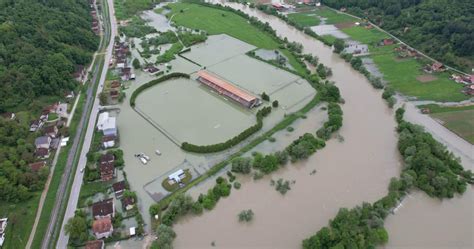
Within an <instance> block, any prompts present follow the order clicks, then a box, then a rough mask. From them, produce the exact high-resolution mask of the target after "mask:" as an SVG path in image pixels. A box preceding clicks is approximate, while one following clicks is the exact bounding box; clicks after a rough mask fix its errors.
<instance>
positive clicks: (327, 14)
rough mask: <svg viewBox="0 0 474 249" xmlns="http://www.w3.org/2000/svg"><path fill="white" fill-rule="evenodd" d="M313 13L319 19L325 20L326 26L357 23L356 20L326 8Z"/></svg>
mask: <svg viewBox="0 0 474 249" xmlns="http://www.w3.org/2000/svg"><path fill="white" fill-rule="evenodd" d="M313 13H315V14H317V15H318V16H320V17H324V18H326V19H327V20H326V24H338V23H345V22H355V21H357V19H356V18H354V17H351V16H348V15H344V14H340V13H337V12H336V11H334V10H331V9H328V8H324V7H323V8H318V9H316V10H315V11H314V12H313Z"/></svg>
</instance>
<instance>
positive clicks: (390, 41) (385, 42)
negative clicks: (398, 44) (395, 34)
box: [380, 39, 395, 46]
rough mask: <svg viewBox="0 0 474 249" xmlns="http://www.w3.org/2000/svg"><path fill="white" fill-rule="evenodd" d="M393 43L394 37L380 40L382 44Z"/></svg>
mask: <svg viewBox="0 0 474 249" xmlns="http://www.w3.org/2000/svg"><path fill="white" fill-rule="evenodd" d="M393 43H395V41H394V40H392V39H383V40H382V41H380V45H381V46H388V45H392V44H393Z"/></svg>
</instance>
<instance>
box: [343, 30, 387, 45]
mask: <svg viewBox="0 0 474 249" xmlns="http://www.w3.org/2000/svg"><path fill="white" fill-rule="evenodd" d="M342 32H344V33H346V34H347V35H349V36H350V37H351V39H353V40H356V41H358V42H361V43H364V44H368V45H372V44H376V43H378V42H380V41H381V40H382V39H385V38H388V35H386V34H384V33H383V32H381V31H379V30H377V29H366V28H364V27H361V26H353V27H350V28H345V29H342Z"/></svg>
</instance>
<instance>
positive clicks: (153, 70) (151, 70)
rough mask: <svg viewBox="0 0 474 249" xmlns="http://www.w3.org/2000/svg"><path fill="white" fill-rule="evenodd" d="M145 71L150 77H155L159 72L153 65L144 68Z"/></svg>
mask: <svg viewBox="0 0 474 249" xmlns="http://www.w3.org/2000/svg"><path fill="white" fill-rule="evenodd" d="M145 71H146V72H148V73H149V74H150V75H155V74H157V73H159V72H160V69H158V68H157V67H155V66H153V65H148V66H147V67H146V68H145Z"/></svg>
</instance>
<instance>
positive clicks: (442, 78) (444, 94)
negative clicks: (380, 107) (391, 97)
mask: <svg viewBox="0 0 474 249" xmlns="http://www.w3.org/2000/svg"><path fill="white" fill-rule="evenodd" d="M395 56H396V55H395V54H394V53H386V54H377V55H373V56H371V58H372V59H373V60H374V62H375V64H376V65H377V67H378V68H379V70H380V71H381V72H382V74H383V75H384V79H385V80H387V81H388V82H389V83H390V85H391V86H392V87H393V88H394V89H395V90H397V91H399V92H401V93H402V94H404V95H407V96H415V97H417V98H418V99H419V100H434V101H440V102H449V101H462V100H466V99H468V96H466V95H465V94H463V93H462V92H461V90H462V88H463V85H462V84H458V83H456V82H454V81H452V80H450V79H449V78H448V77H449V76H448V74H447V73H441V74H433V76H435V77H436V78H437V79H436V80H433V81H430V82H424V83H422V82H420V81H418V80H417V77H418V76H420V75H424V72H423V71H422V70H421V67H422V66H421V64H420V63H419V62H418V61H417V60H415V59H404V60H397V59H396V57H395Z"/></svg>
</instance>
